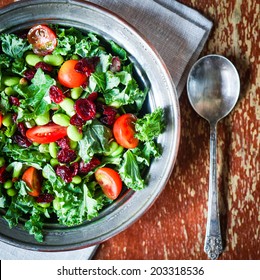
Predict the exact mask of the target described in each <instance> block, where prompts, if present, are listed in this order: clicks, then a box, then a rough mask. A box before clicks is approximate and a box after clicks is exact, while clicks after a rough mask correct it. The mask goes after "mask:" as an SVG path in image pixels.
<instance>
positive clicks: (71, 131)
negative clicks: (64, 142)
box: [67, 124, 83, 141]
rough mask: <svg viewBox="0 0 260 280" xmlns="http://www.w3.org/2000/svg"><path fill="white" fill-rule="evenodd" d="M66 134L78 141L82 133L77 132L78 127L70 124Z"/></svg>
mask: <svg viewBox="0 0 260 280" xmlns="http://www.w3.org/2000/svg"><path fill="white" fill-rule="evenodd" d="M67 135H68V137H69V138H70V139H71V140H73V141H80V140H81V139H82V137H83V134H82V133H81V132H79V130H78V128H77V127H76V126H74V125H72V124H70V125H69V126H68V128H67Z"/></svg>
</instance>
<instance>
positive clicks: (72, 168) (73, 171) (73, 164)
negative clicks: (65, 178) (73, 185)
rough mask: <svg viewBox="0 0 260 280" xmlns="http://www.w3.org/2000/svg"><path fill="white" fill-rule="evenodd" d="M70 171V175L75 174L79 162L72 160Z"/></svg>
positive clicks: (77, 170)
mask: <svg viewBox="0 0 260 280" xmlns="http://www.w3.org/2000/svg"><path fill="white" fill-rule="evenodd" d="M70 171H71V173H72V176H73V177H74V176H76V175H77V174H78V172H79V164H78V162H73V163H72V165H71V166H70Z"/></svg>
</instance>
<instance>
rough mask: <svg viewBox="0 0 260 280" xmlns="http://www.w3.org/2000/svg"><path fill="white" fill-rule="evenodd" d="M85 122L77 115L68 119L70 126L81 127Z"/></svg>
mask: <svg viewBox="0 0 260 280" xmlns="http://www.w3.org/2000/svg"><path fill="white" fill-rule="evenodd" d="M84 123H85V121H84V120H83V119H82V118H81V117H80V116H79V115H78V114H75V115H73V116H72V117H71V118H70V124H72V125H75V126H78V127H81V126H82V125H83V124H84Z"/></svg>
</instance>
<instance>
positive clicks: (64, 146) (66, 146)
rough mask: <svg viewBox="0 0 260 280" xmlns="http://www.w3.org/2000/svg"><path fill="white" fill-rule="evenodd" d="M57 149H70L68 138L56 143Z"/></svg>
mask: <svg viewBox="0 0 260 280" xmlns="http://www.w3.org/2000/svg"><path fill="white" fill-rule="evenodd" d="M56 143H57V144H58V146H59V147H61V148H62V149H70V139H69V137H68V136H65V137H63V138H61V139H59V140H57V141H56Z"/></svg>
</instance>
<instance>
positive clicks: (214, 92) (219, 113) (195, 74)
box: [187, 55, 240, 259]
mask: <svg viewBox="0 0 260 280" xmlns="http://www.w3.org/2000/svg"><path fill="white" fill-rule="evenodd" d="M239 91H240V81H239V76H238V73H237V70H236V68H235V67H234V65H233V64H232V63H231V62H230V61H229V60H228V59H227V58H225V57H223V56H220V55H207V56H204V57H202V58H201V59H199V60H198V61H197V62H196V63H195V64H194V65H193V67H192V68H191V70H190V73H189V76H188V81H187V92H188V97H189V101H190V103H191V105H192V107H193V108H194V110H195V111H196V112H197V113H198V114H199V115H200V116H201V117H203V118H204V119H206V120H207V121H208V122H209V124H210V166H209V168H210V170H209V196H208V218H207V228H206V238H205V244H204V250H205V252H206V253H207V254H208V256H209V258H211V259H217V258H218V256H219V254H221V253H222V251H223V245H222V237H221V229H220V221H219V209H218V188H217V152H216V151H217V123H218V121H219V120H220V119H222V118H224V117H225V116H227V115H228V114H229V113H230V112H231V110H232V109H233V108H234V106H235V104H236V102H237V100H238V97H239Z"/></svg>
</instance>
